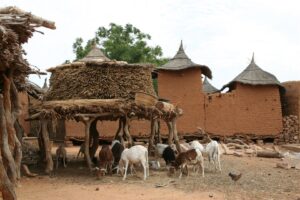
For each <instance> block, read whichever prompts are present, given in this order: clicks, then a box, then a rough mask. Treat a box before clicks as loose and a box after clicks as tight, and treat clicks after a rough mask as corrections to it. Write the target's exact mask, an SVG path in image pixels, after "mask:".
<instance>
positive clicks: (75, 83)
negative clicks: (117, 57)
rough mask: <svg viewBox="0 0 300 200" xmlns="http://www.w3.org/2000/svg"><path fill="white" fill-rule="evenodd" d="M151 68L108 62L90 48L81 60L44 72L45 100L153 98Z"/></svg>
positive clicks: (147, 65)
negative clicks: (138, 95)
mask: <svg viewBox="0 0 300 200" xmlns="http://www.w3.org/2000/svg"><path fill="white" fill-rule="evenodd" d="M152 70H153V66H152V65H151V64H127V63H126V62H123V61H111V60H109V59H108V58H107V57H105V55H104V54H103V53H102V51H101V50H100V49H99V48H97V47H94V48H93V49H92V50H91V52H90V53H89V54H88V55H87V56H86V57H85V58H83V59H81V60H79V61H76V62H73V63H70V64H63V65H59V66H57V67H55V68H50V69H48V72H51V73H52V74H51V78H50V88H49V90H48V92H47V93H46V95H45V100H47V101H49V100H67V99H120V98H123V99H127V98H133V95H134V93H135V92H145V93H147V94H150V95H154V96H155V92H154V89H153V86H152V79H151V72H152Z"/></svg>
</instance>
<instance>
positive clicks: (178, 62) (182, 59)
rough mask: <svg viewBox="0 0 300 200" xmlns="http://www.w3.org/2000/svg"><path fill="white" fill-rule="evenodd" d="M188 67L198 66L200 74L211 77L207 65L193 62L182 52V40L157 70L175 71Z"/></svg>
mask: <svg viewBox="0 0 300 200" xmlns="http://www.w3.org/2000/svg"><path fill="white" fill-rule="evenodd" d="M189 68H200V69H201V72H202V74H204V75H205V76H207V77H208V78H210V79H211V78H212V73H211V70H210V69H209V67H207V66H206V65H200V64H196V63H194V62H193V61H192V60H191V59H190V58H189V57H188V56H187V55H186V53H185V52H184V50H183V45H182V41H181V43H180V46H179V49H178V51H177V53H176V55H175V56H174V57H173V58H172V59H170V60H169V62H167V63H166V64H164V65H162V66H160V67H158V68H157V69H158V70H170V71H177V70H184V69H189Z"/></svg>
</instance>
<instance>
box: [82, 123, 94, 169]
mask: <svg viewBox="0 0 300 200" xmlns="http://www.w3.org/2000/svg"><path fill="white" fill-rule="evenodd" d="M82 119H83V122H84V125H85V141H84V144H85V146H84V155H85V159H86V162H87V165H88V167H89V169H90V170H92V161H91V157H90V151H89V147H90V144H89V143H90V127H91V123H92V121H93V120H94V119H93V118H92V119H91V118H89V117H83V118H82Z"/></svg>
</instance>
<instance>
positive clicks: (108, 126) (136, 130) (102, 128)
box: [65, 120, 150, 138]
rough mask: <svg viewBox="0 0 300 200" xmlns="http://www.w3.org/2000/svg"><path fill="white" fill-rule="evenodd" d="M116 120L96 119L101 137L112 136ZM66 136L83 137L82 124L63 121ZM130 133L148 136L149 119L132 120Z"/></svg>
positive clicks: (116, 123)
mask: <svg viewBox="0 0 300 200" xmlns="http://www.w3.org/2000/svg"><path fill="white" fill-rule="evenodd" d="M118 125H119V122H118V121H103V122H101V121H98V123H97V130H98V132H99V133H100V137H101V138H112V137H114V136H115V134H116V132H117V129H118ZM65 128H66V136H67V137H79V138H83V137H84V135H85V130H84V124H83V123H82V122H76V121H75V120H69V121H65ZM130 133H131V135H132V136H139V137H143V136H149V135H150V121H147V120H134V121H132V122H131V127H130Z"/></svg>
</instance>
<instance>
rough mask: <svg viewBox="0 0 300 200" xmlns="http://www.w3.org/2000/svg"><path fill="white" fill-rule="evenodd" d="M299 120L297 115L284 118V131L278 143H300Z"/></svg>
mask: <svg viewBox="0 0 300 200" xmlns="http://www.w3.org/2000/svg"><path fill="white" fill-rule="evenodd" d="M299 141H300V132H299V119H298V116H296V115H288V116H284V117H283V130H282V132H281V134H280V135H279V138H278V142H284V143H299Z"/></svg>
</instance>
